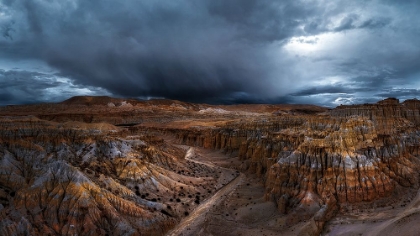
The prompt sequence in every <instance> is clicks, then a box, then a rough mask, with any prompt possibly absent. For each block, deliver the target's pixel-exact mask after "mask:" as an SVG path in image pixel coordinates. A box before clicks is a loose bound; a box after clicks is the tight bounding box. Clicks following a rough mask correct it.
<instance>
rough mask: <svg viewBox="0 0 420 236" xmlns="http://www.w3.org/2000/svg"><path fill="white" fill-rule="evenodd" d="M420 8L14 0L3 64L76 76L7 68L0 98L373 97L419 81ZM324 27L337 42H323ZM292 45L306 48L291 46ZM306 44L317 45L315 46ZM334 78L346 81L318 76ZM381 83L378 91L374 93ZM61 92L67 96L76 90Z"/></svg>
mask: <svg viewBox="0 0 420 236" xmlns="http://www.w3.org/2000/svg"><path fill="white" fill-rule="evenodd" d="M416 4H417V3H416V1H412V2H407V3H404V4H400V3H399V2H395V1H368V2H366V1H351V2H350V1H331V2H328V1H296V0H288V1H273V0H231V1H225V0H203V1H191V0H183V1H182V0H180V1H157V0H153V1H152V0H149V1H146V0H145V1H137V0H126V1H113V0H90V1H84V0H83V1H82V0H52V1H41V0H33V1H27V0H15V1H12V0H4V1H2V2H1V3H0V33H1V34H0V68H2V67H1V66H2V59H3V61H7V60H9V62H7V63H8V64H13V62H16V63H17V64H19V63H21V62H22V61H23V60H33V61H39V62H45V63H47V64H48V65H49V67H51V69H53V70H54V71H55V72H54V78H55V77H57V78H58V77H61V78H67V79H68V81H70V82H60V81H58V80H57V81H58V82H57V83H61V84H58V85H56V84H51V83H53V82H52V81H53V79H52V76H51V74H48V73H44V72H40V71H37V70H36V69H33V72H30V71H29V70H28V71H26V72H19V73H20V74H22V75H21V76H22V77H21V78H22V80H16V79H13V78H14V77H13V78H12V76H11V75H5V74H6V73H9V72H8V71H7V70H5V71H3V72H2V73H3V74H2V76H3V82H2V83H6V82H4V81H6V80H8V81H7V84H4V86H6V87H5V88H8V89H4V88H3V89H0V99H1V98H4V99H3V100H4V101H6V100H7V101H15V102H19V101H21V100H19V99H20V98H21V97H22V96H23V95H22V94H27V95H25V96H26V97H36V96H37V95H36V94H35V93H36V92H34V91H38V92H39V91H44V90H45V89H46V88H50V89H52V90H54V88H60V89H64V88H65V87H66V88H68V89H70V90H71V89H73V90H77V91H82V90H81V89H82V88H83V87H86V88H89V91H93V92H94V93H96V92H100V91H108V92H109V93H110V94H111V95H116V96H127V97H147V96H152V97H165V98H172V99H180V100H186V101H196V102H211V103H252V102H299V101H304V102H305V101H306V100H308V101H311V102H315V103H318V104H325V105H332V104H336V103H338V102H339V101H349V102H350V101H356V98H355V96H359V95H363V97H359V98H357V99H358V100H357V101H360V100H363V101H364V99H369V98H370V99H373V100H374V99H377V97H379V96H380V95H375V94H382V93H383V91H385V90H384V89H389V88H394V87H395V86H397V85H401V86H402V85H405V84H406V85H408V84H409V86H418V85H414V84H413V83H414V82H413V81H415V79H416V78H417V77H416V76H417V75H418V74H420V69H419V66H418V65H417V61H419V59H420V54H419V52H420V48H419V45H418V43H416V42H417V39H418V37H419V36H420V31H419V26H418V25H420V24H419V19H420V17H419V16H418V14H417V12H418V11H417V10H418V9H419V8H418V5H416ZM325 35H327V36H328V35H329V36H331V37H335V38H338V39H334V40H335V41H334V40H333V41H330V42H329V43H324V41H325V40H326V39H325ZM342 35H345V36H342ZM312 36H313V37H312ZM292 42H296V44H298V47H296V48H292V49H293V50H292V49H290V50H289V49H287V48H288V47H287V46H288V45H289V46H290V45H291V43H292ZM306 45H311V47H314V48H315V49H314V53H313V52H312V51H309V52H307V51H305V50H306V49H305V48H306ZM322 45H324V46H322ZM325 45H326V46H325ZM317 47H319V48H317ZM288 50H289V51H288ZM3 63H6V62H3ZM14 67H19V65H17V66H13V65H10V66H9V69H8V70H10V71H11V72H10V73H16V70H12V69H10V68H14ZM13 71H14V72H13ZM25 73H29V74H25ZM31 73H40V74H38V75H36V74H31ZM332 77H334V78H336V79H335V80H341V81H339V82H338V83H337V81H336V82H334V83H330V84H328V83H327V84H325V83H324V84H322V85H318V84H317V81H324V80H325V81H327V82H328V81H329V80H331V78H332ZM6 78H7V79H6ZM34 78H36V79H34ZM43 78H44V79H43ZM25 81H26V83H25ZM17 83H22V84H23V85H17ZM13 85H17V89H16V90H12V89H11V88H13ZM372 86H376V87H377V89H376V90H375V91H370V90H369V89H367V88H368V87H372ZM32 88H33V89H32ZM95 88H96V89H95ZM101 89H102V90H101ZM416 89H417V88H416ZM60 94H63V95H62V96H63V97H62V98H63V99H64V96H65V95H70V94H72V93H71V91H67V92H63V93H60ZM369 94H370V95H369ZM48 96H52V95H48ZM48 96H47V95H45V96H44V98H43V99H44V100H47V99H48ZM57 96H58V95H56V97H55V99H58V97H57ZM51 99H52V97H51ZM305 99H306V100H305ZM346 99H347V100H346ZM35 100H36V99H35ZM22 101H23V100H22Z"/></svg>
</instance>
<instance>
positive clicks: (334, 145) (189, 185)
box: [0, 97, 420, 235]
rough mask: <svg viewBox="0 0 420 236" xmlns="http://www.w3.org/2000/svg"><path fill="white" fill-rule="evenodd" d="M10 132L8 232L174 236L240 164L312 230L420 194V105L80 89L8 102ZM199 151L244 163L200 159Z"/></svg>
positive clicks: (4, 129)
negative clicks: (227, 101)
mask: <svg viewBox="0 0 420 236" xmlns="http://www.w3.org/2000/svg"><path fill="white" fill-rule="evenodd" d="M110 103H112V104H114V105H113V106H111V105H109V104H110ZM127 104H130V105H127ZM0 126H1V129H0V140H1V142H0V163H1V165H0V234H1V235H15V234H19V233H29V234H33V235H40V234H50V235H61V234H79V235H84V234H107V233H108V234H109V233H112V234H114V235H122V234H127V235H137V234H142V235H143V234H144V235H162V234H164V233H165V232H167V231H168V230H169V229H171V228H172V227H174V225H176V224H177V223H178V222H179V220H180V219H181V218H182V217H183V216H185V215H188V213H189V212H191V211H193V210H194V208H195V207H196V206H197V205H198V204H200V201H203V200H204V199H206V198H207V197H209V196H210V195H211V194H212V193H214V192H215V191H217V190H218V189H219V188H220V187H222V186H223V185H221V184H219V183H221V182H223V181H224V183H227V182H229V181H230V180H232V179H234V178H235V177H236V176H238V175H239V173H238V172H237V171H236V170H240V171H242V172H245V173H249V174H255V176H256V177H257V178H261V179H262V180H263V182H264V186H265V194H264V199H265V200H266V201H272V202H274V203H275V205H276V207H277V210H278V211H279V212H281V213H283V214H285V216H286V217H287V224H289V225H294V224H297V223H299V222H303V221H305V222H306V223H305V226H304V227H303V228H302V230H301V231H300V233H301V234H309V235H319V234H320V233H321V231H322V230H323V228H324V225H325V223H326V222H328V221H329V220H330V219H331V218H332V217H333V216H334V215H336V214H339V213H344V212H349V211H352V210H354V209H358V208H360V209H361V208H369V207H385V206H394V205H396V203H397V202H399V201H401V200H402V199H403V200H404V201H409V200H410V199H412V198H413V196H414V195H415V192H416V191H417V189H418V188H419V173H420V159H419V157H420V149H419V148H420V131H419V128H420V101H418V100H416V99H412V100H406V101H404V102H402V103H400V102H399V101H398V100H397V99H385V100H383V101H380V102H378V103H376V104H363V105H348V106H339V107H337V108H335V109H331V110H328V109H325V108H321V107H315V106H303V105H300V106H298V105H297V106H293V105H287V106H282V105H249V106H248V107H247V106H246V105H237V106H219V107H216V106H210V105H204V104H199V105H198V104H188V103H182V102H177V101H169V100H158V101H147V102H140V101H135V100H127V101H126V100H122V99H116V100H115V99H112V98H108V97H100V98H95V97H87V98H83V97H79V98H73V99H69V100H67V101H65V102H63V103H61V104H44V105H32V106H17V107H4V108H1V109H0ZM180 144H181V145H180ZM185 145H186V146H185ZM187 146H199V147H204V148H207V149H218V150H222V151H223V152H224V153H225V154H226V155H229V156H232V157H237V158H238V159H239V163H240V164H239V165H233V164H232V165H231V166H228V167H229V168H231V169H233V170H234V171H232V173H230V172H226V171H229V170H228V169H226V168H221V167H217V166H214V165H208V164H205V163H201V162H195V161H192V160H190V159H188V158H185V156H186V154H187V148H188V147H187ZM218 168H221V169H218ZM222 180H223V181H222ZM407 199H408V200H407Z"/></svg>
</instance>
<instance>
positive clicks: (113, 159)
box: [0, 116, 235, 235]
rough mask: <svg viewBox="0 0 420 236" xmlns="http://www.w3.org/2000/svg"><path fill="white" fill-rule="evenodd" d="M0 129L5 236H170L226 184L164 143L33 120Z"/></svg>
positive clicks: (16, 120)
mask: <svg viewBox="0 0 420 236" xmlns="http://www.w3.org/2000/svg"><path fill="white" fill-rule="evenodd" d="M0 125H1V129H0V139H1V142H0V234H1V235H19V234H27V235H75V234H77V235H106V234H109V235H163V234H164V233H165V232H166V231H167V230H168V229H170V228H172V227H173V226H174V225H175V224H176V223H177V222H178V221H179V220H180V218H181V217H183V216H185V214H188V212H190V211H191V210H192V209H193V208H194V207H195V206H197V205H198V204H200V201H202V200H204V199H205V198H206V197H207V196H208V194H209V192H212V191H215V190H217V188H219V187H220V186H219V187H216V185H215V182H216V180H217V179H218V178H219V177H220V174H219V172H218V171H216V170H215V169H214V168H210V167H208V166H207V165H203V164H200V163H195V162H191V161H187V160H185V159H184V156H185V154H186V151H185V150H183V149H180V148H177V147H175V146H172V145H170V144H168V143H166V142H165V141H164V140H163V139H162V138H158V137H154V136H150V135H140V136H139V135H131V134H128V133H127V132H126V131H124V130H121V129H119V128H118V127H115V126H113V125H110V124H105V123H89V124H87V123H81V122H69V123H55V122H50V121H45V120H40V119H38V118H36V117H33V116H29V117H3V118H0ZM234 177H235V176H232V177H230V178H234ZM224 178H226V177H224Z"/></svg>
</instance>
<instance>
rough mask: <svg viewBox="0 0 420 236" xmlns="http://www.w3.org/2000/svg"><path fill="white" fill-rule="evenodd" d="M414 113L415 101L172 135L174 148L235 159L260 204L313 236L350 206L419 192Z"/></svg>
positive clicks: (419, 134) (419, 106) (419, 138)
mask: <svg viewBox="0 0 420 236" xmlns="http://www.w3.org/2000/svg"><path fill="white" fill-rule="evenodd" d="M419 111H420V101H418V100H407V101H405V102H404V103H399V102H398V100H396V99H386V100H384V101H381V102H379V103H377V104H366V105H354V106H340V107H338V108H336V109H333V110H331V111H328V112H326V113H322V114H318V115H281V116H279V117H278V118H268V119H267V118H264V119H261V120H251V121H250V120H242V121H236V122H231V123H228V124H226V125H225V126H223V127H218V128H215V129H212V130H206V131H198V130H193V131H191V130H183V131H182V130H181V131H180V130H178V131H177V132H175V133H176V135H177V137H178V140H179V141H180V142H183V143H187V144H189V145H200V146H204V147H209V148H216V149H223V150H225V151H226V152H227V153H232V154H233V155H238V157H239V158H240V159H241V160H243V164H242V169H243V170H247V171H249V172H251V173H256V174H257V175H259V176H261V177H263V179H264V180H265V185H266V194H265V196H266V199H267V200H272V201H274V202H276V203H277V207H278V209H279V210H280V211H281V212H284V213H288V214H290V221H291V222H290V223H293V222H294V221H295V220H296V219H300V220H303V219H311V218H312V220H313V221H314V225H317V227H318V228H317V229H316V230H315V231H314V232H319V230H320V228H322V226H323V224H324V222H325V221H327V220H328V219H329V218H330V217H331V216H332V215H333V214H334V212H335V211H337V210H342V211H345V210H346V206H348V205H349V204H350V205H351V204H357V203H361V202H367V203H369V202H371V203H373V202H375V204H377V203H378V201H379V200H380V199H385V198H387V197H388V198H389V197H395V196H396V195H398V193H403V192H404V191H407V189H410V188H412V189H417V188H418V185H419V174H418V173H419V170H420V161H419V155H420V153H419V147H420V131H419V130H418V127H419V115H418V114H419ZM401 191H402V192H401ZM404 193H405V192H404ZM382 203H383V202H382ZM383 204H386V203H383Z"/></svg>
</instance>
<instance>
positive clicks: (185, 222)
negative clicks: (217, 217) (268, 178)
mask: <svg viewBox="0 0 420 236" xmlns="http://www.w3.org/2000/svg"><path fill="white" fill-rule="evenodd" d="M193 153H194V149H193V148H190V149H189V150H188V152H187V155H186V159H189V160H190V161H194V162H199V163H201V164H205V165H209V166H213V167H214V166H215V165H213V164H212V163H207V162H202V161H197V160H192V159H190V157H191V155H193ZM219 168H223V167H219ZM244 179H245V174H243V173H241V174H240V175H239V176H237V177H236V178H235V179H233V180H231V181H230V182H229V183H228V184H226V185H225V186H223V187H222V188H220V189H219V190H218V191H217V192H216V194H214V195H213V196H212V197H210V198H209V199H207V200H206V201H204V202H203V203H202V204H200V205H199V206H198V207H197V208H196V209H194V211H193V212H191V214H190V215H189V216H187V217H185V218H184V219H182V220H181V222H180V223H179V224H178V225H177V226H176V227H175V228H174V229H172V230H171V231H169V232H168V233H167V234H166V235H167V236H178V235H190V232H188V231H189V229H190V228H191V227H192V225H195V226H197V225H201V224H203V223H204V221H205V220H206V213H207V212H209V211H210V210H211V209H213V208H215V207H217V206H218V205H219V204H220V203H221V202H222V201H223V200H224V199H225V198H226V196H227V195H229V193H231V192H232V191H234V190H235V189H236V187H238V185H240V184H241V183H242V181H243V180H244Z"/></svg>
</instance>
